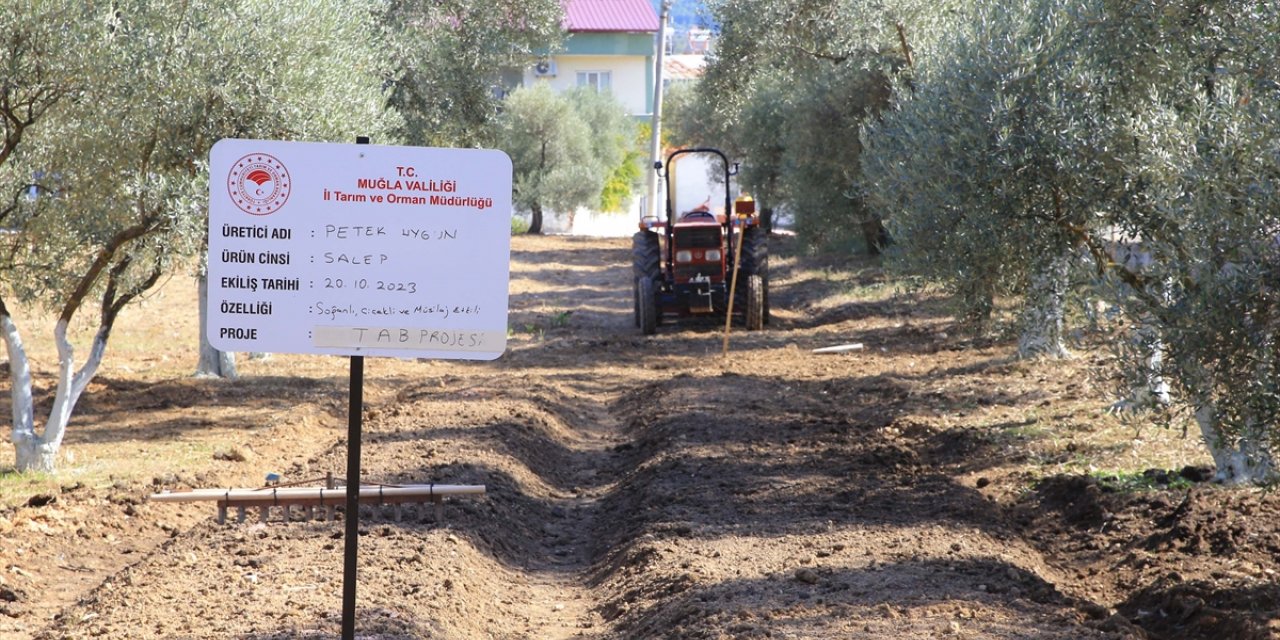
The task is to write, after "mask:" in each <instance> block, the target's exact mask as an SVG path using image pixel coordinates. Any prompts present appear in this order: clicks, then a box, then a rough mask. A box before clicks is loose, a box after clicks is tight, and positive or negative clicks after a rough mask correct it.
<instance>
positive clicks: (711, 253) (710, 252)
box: [707, 249, 720, 262]
mask: <svg viewBox="0 0 1280 640" xmlns="http://www.w3.org/2000/svg"><path fill="white" fill-rule="evenodd" d="M718 260H720V250H719V249H707V262H716V261H718Z"/></svg>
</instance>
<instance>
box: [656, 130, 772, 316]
mask: <svg viewBox="0 0 1280 640" xmlns="http://www.w3.org/2000/svg"><path fill="white" fill-rule="evenodd" d="M692 153H706V154H714V155H716V156H719V159H720V161H721V162H722V163H723V166H724V209H723V213H714V212H712V211H711V208H710V207H709V206H705V205H704V206H701V207H696V208H694V209H692V210H689V211H684V212H681V213H679V215H677V213H676V210H675V204H674V202H673V192H674V186H673V183H674V180H673V175H672V173H671V169H672V164H673V162H674V161H675V160H676V159H677V158H678V157H679V156H681V155H685V154H692ZM654 168H655V169H656V170H657V171H658V172H659V175H662V176H663V177H664V178H666V183H667V189H666V213H667V215H666V220H660V219H652V218H649V219H644V220H641V222H640V231H639V232H638V233H636V234H635V236H633V238H632V269H633V275H634V295H635V317H636V326H637V327H639V328H640V330H641V331H642V332H643V333H644V334H645V335H652V334H653V333H656V332H657V330H658V325H659V324H661V323H662V322H663V321H665V320H667V319H668V318H676V317H688V316H699V315H720V316H721V317H723V314H726V313H732V314H733V316H734V317H735V318H741V319H742V321H743V324H745V325H746V327H747V329H748V330H753V331H754V330H758V329H761V328H763V327H764V325H765V323H767V322H768V321H769V244H768V237H767V235H766V233H765V230H764V228H763V227H761V226H760V217H759V215H758V214H757V213H756V210H755V202H754V201H753V200H752V199H751V198H749V197H745V196H744V197H741V198H738V200H737V201H736V202H734V201H731V197H730V192H729V188H730V182H729V178H730V177H731V176H732V175H734V173H736V165H735V166H734V169H735V171H733V172H732V173H731V172H730V168H729V159H728V158H727V157H725V155H724V153H722V152H721V151H720V150H718V149H708V148H698V149H680V150H677V151H674V152H672V153H671V155H669V156H667V161H666V165H665V167H664V166H663V165H662V164H661V163H656V166H655V167H654ZM664 171H665V173H664ZM731 302H732V304H730V303H731Z"/></svg>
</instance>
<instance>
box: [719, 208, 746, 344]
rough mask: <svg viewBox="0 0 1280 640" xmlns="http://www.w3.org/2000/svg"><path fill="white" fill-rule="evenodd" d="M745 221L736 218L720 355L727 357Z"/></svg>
mask: <svg viewBox="0 0 1280 640" xmlns="http://www.w3.org/2000/svg"><path fill="white" fill-rule="evenodd" d="M746 223H747V220H746V218H745V217H743V216H738V224H739V225H740V226H739V228H738V242H737V244H735V245H734V247H733V254H734V255H733V277H732V278H731V279H730V280H729V308H728V309H727V310H725V313H724V351H723V352H722V353H721V354H720V355H722V356H724V357H726V358H727V357H729V327H730V326H732V325H733V298H734V296H735V295H736V294H737V291H738V267H740V266H742V236H743V235H744V233H743V232H744V231H746V229H745V228H743V227H745V225H746ZM732 228H733V225H730V233H729V237H730V238H732V237H733V232H732Z"/></svg>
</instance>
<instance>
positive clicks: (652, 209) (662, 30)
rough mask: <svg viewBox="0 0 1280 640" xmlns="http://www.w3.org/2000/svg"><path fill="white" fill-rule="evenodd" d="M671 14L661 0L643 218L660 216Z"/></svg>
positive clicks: (667, 2) (668, 6)
mask: <svg viewBox="0 0 1280 640" xmlns="http://www.w3.org/2000/svg"><path fill="white" fill-rule="evenodd" d="M670 12H671V0H662V14H661V15H660V16H659V17H658V57H657V60H656V61H655V63H654V66H655V67H656V69H654V74H653V77H654V87H653V131H652V132H651V134H650V138H649V157H650V158H651V159H652V162H650V163H649V167H650V169H652V171H650V172H649V198H648V200H649V202H648V203H647V204H648V205H649V206H648V209H649V210H648V211H646V212H645V217H649V218H657V217H660V216H661V215H662V207H661V205H660V204H659V200H660V198H659V195H658V193H659V188H658V187H659V184H658V171H657V168H658V167H659V166H661V164H660V163H661V162H662V142H661V138H662V64H663V59H664V58H665V57H666V55H667V15H668V14H669V13H670Z"/></svg>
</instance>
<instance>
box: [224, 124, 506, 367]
mask: <svg viewBox="0 0 1280 640" xmlns="http://www.w3.org/2000/svg"><path fill="white" fill-rule="evenodd" d="M209 164H210V169H209V170H210V174H209V196H210V197H209V303H208V304H209V309H208V316H209V323H208V334H209V341H210V342H211V343H212V344H213V346H214V347H216V348H218V349H221V350H223V351H266V352H277V353H312V354H329V355H368V356H391V357H401V358H404V357H423V358H443V359H462V360H492V359H494V358H497V357H498V356H500V355H502V352H503V351H505V350H506V344H507V286H508V280H509V264H510V259H511V159H510V158H508V157H507V155H506V154H505V153H503V152H501V151H493V150H482V149H434V148H424V147H388V146H375V145H356V144H324V143H310V142H280V141H266V140H236V139H226V140H221V141H219V142H218V143H217V144H215V145H214V146H213V150H212V151H211V152H210V154H209Z"/></svg>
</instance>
